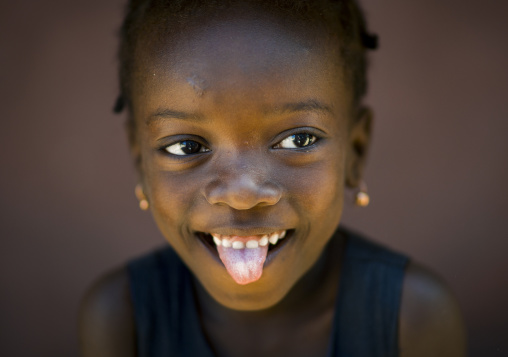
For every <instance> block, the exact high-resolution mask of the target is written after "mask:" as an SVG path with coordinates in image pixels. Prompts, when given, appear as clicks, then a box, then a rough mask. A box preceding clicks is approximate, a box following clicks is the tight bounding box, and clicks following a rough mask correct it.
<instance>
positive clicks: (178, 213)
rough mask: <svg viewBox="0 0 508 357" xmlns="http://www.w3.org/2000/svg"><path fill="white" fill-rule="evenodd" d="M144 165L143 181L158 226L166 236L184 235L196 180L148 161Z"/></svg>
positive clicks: (195, 188) (196, 188) (193, 198)
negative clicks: (161, 168) (165, 169)
mask: <svg viewBox="0 0 508 357" xmlns="http://www.w3.org/2000/svg"><path fill="white" fill-rule="evenodd" d="M143 166H144V167H145V171H144V172H145V174H144V184H145V185H146V187H147V189H148V193H147V194H148V198H149V200H150V206H151V210H152V214H153V216H154V219H155V221H156V222H157V225H158V226H159V228H160V230H161V231H162V232H163V234H164V236H166V237H167V238H169V237H177V236H184V237H185V236H186V234H185V232H183V230H185V227H186V225H185V222H186V221H185V219H186V217H187V216H188V212H189V211H190V210H191V208H192V204H193V202H194V201H195V199H196V195H197V194H198V192H199V187H200V185H199V184H198V181H199V180H195V179H193V178H190V177H189V176H188V175H184V174H183V173H179V172H168V171H164V170H160V169H157V167H156V166H155V165H153V164H152V165H150V163H149V162H146V163H144V165H143ZM171 243H172V244H173V242H171ZM175 248H176V247H175Z"/></svg>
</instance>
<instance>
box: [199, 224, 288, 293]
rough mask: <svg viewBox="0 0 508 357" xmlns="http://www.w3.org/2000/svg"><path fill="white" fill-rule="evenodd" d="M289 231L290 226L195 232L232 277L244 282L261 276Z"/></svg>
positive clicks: (255, 279) (246, 282)
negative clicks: (258, 230)
mask: <svg viewBox="0 0 508 357" xmlns="http://www.w3.org/2000/svg"><path fill="white" fill-rule="evenodd" d="M293 232H294V230H292V229H290V230H285V229H282V230H276V231H273V232H271V233H263V234H255V235H236V234H231V235H226V234H219V233H203V232H197V236H198V237H199V238H200V240H201V241H202V242H203V243H205V246H206V247H208V250H209V251H210V252H211V253H212V254H213V255H214V256H215V257H217V258H219V259H218V260H220V261H221V262H222V263H223V265H224V266H225V268H226V270H227V272H228V273H229V275H230V276H231V277H232V278H233V280H234V281H235V282H236V283H238V284H240V285H245V284H249V283H252V282H255V281H257V280H259V279H260V278H261V275H262V273H263V267H264V266H265V265H266V264H269V263H270V262H271V261H272V260H273V259H274V257H275V256H277V254H278V252H279V251H280V249H281V248H282V247H283V246H285V245H286V244H285V243H286V242H287V241H288V239H289V237H290V236H292V233H293ZM284 238H285V239H284ZM265 263H266V264H265Z"/></svg>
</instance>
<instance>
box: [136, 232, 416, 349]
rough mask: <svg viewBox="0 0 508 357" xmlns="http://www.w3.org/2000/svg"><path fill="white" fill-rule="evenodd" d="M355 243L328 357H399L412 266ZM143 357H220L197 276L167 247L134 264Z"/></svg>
mask: <svg viewBox="0 0 508 357" xmlns="http://www.w3.org/2000/svg"><path fill="white" fill-rule="evenodd" d="M342 233H344V234H345V235H346V236H347V243H346V251H345V254H344V262H343V266H342V273H341V280H340V286H339V291H338V296H337V302H336V306H335V318H334V325H333V330H332V335H331V337H330V344H329V349H328V355H327V357H397V356H399V346H398V317H399V310H400V301H401V292H402V280H403V277H404V270H405V267H406V264H407V262H408V259H407V258H406V257H405V256H402V255H400V254H398V253H395V252H392V251H390V250H388V249H386V248H384V247H382V246H380V245H377V244H375V243H372V242H370V241H367V240H365V239H363V238H361V237H359V236H357V235H355V234H352V233H350V232H347V231H342ZM128 272H129V279H130V289H131V296H132V303H133V307H134V319H135V325H136V334H137V348H138V357H163V356H164V357H181V356H185V357H187V356H191V357H215V356H214V354H213V353H212V351H211V349H210V347H209V345H208V342H207V341H206V338H205V336H204V334H203V332H202V329H201V324H200V321H199V316H198V313H197V310H196V302H195V300H194V299H195V297H194V293H193V288H192V281H191V276H190V274H191V273H190V272H189V270H188V269H187V267H186V266H185V265H184V264H183V263H182V261H181V260H180V258H179V257H178V255H177V254H176V253H175V252H174V251H173V250H172V249H171V248H170V247H166V248H163V249H160V250H157V251H155V252H153V253H151V254H149V255H146V256H144V257H141V258H139V259H136V260H134V261H132V262H130V263H129V264H128Z"/></svg>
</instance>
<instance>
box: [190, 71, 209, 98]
mask: <svg viewBox="0 0 508 357" xmlns="http://www.w3.org/2000/svg"><path fill="white" fill-rule="evenodd" d="M187 83H189V84H190V86H191V87H192V89H194V92H196V94H197V95H198V96H202V95H203V94H204V93H205V89H206V87H207V86H206V82H205V80H204V79H202V78H199V77H198V76H197V75H195V74H194V75H192V76H190V77H187Z"/></svg>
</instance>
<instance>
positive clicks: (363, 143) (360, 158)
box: [346, 106, 373, 188]
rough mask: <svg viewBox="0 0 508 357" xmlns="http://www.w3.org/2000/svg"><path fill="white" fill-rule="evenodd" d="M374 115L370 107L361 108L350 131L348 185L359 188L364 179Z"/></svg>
mask: <svg viewBox="0 0 508 357" xmlns="http://www.w3.org/2000/svg"><path fill="white" fill-rule="evenodd" d="M372 120H373V113H372V110H371V109H370V108H369V107H365V106H363V107H361V108H360V109H359V110H358V112H357V115H356V116H355V118H354V121H353V122H352V123H351V125H350V130H349V145H348V146H349V147H348V155H347V161H346V185H347V186H348V187H350V188H354V187H358V185H359V184H360V182H361V181H362V178H363V170H364V166H365V161H366V158H367V151H368V148H369V143H370V138H371V130H372Z"/></svg>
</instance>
